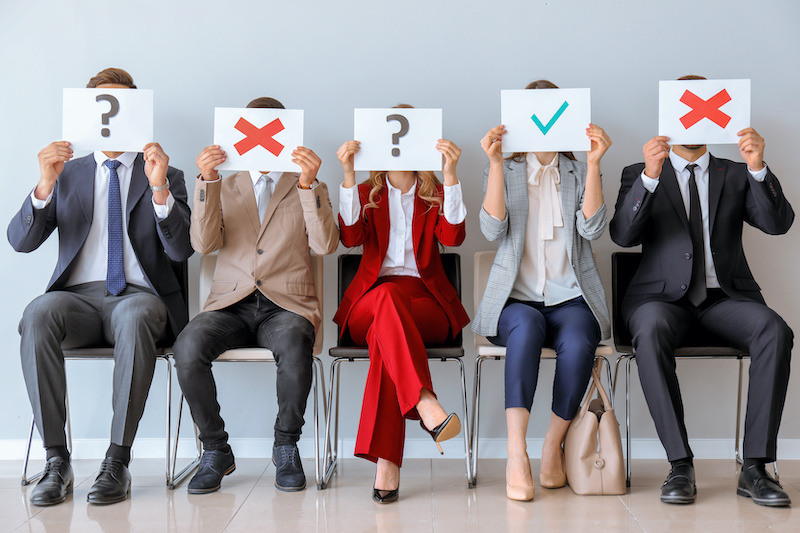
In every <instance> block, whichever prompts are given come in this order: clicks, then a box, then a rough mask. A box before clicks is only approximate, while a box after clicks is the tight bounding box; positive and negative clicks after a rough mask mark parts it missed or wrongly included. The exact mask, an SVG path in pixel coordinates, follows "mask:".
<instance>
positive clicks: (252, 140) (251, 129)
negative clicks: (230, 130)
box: [233, 118, 286, 157]
mask: <svg viewBox="0 0 800 533" xmlns="http://www.w3.org/2000/svg"><path fill="white" fill-rule="evenodd" d="M234 127H235V128H236V129H237V130H239V131H240V132H242V133H244V134H245V138H244V139H242V140H241V141H239V142H238V143H236V144H234V145H233V147H234V148H236V151H237V152H239V155H243V154H245V153H247V152H249V151H250V150H252V149H253V148H255V147H256V146H258V145H261V146H263V147H264V148H265V149H266V150H267V151H269V152H270V153H272V155H274V156H275V157H278V156H279V155H280V154H281V151H283V145H282V144H281V143H279V142H278V141H276V140H275V139H273V138H272V136H273V135H275V134H276V133H278V132H281V131H283V130H284V129H286V128H284V127H283V124H282V123H281V120H280V119H278V118H276V119H275V120H273V121H272V122H270V123H269V124H267V125H266V126H264V127H263V128H257V127H255V126H253V125H252V124H250V123H249V122H247V121H246V120H245V119H243V118H240V119H239V122H237V123H236V126H234Z"/></svg>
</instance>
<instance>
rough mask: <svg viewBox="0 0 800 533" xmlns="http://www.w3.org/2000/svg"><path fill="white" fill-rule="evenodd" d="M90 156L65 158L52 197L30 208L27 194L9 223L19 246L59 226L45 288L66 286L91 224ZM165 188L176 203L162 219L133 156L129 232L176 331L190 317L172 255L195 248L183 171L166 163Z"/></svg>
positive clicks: (25, 247) (30, 246) (29, 246)
mask: <svg viewBox="0 0 800 533" xmlns="http://www.w3.org/2000/svg"><path fill="white" fill-rule="evenodd" d="M95 167H96V163H95V160H94V156H93V155H92V154H89V155H88V156H85V157H81V158H79V159H73V160H72V161H67V162H66V163H65V164H64V170H63V171H62V172H61V174H60V175H59V176H58V179H57V180H56V185H55V188H54V189H53V198H52V200H51V201H50V203H49V204H47V207H45V208H44V209H42V210H37V209H34V207H33V203H32V202H31V198H30V194H29V195H28V196H26V197H25V201H24V202H23V203H22V208H20V210H19V211H18V212H17V214H16V215H14V218H13V219H11V223H10V224H9V225H8V233H7V234H8V242H9V243H11V246H13V247H14V249H15V250H16V251H18V252H30V251H33V250H35V249H36V248H38V247H39V246H40V245H41V244H42V243H43V242H44V241H46V240H47V238H48V237H49V236H50V234H51V233H52V232H53V230H55V229H56V228H58V262H57V263H56V268H55V271H54V272H53V277H52V278H50V282H49V283H48V284H47V290H48V291H53V290H60V289H63V288H64V287H65V286H66V283H67V281H68V280H69V276H70V274H71V273H72V270H73V268H74V267H75V263H76V260H77V258H78V253H79V252H80V250H81V248H82V247H83V244H84V243H85V242H86V237H87V235H88V234H89V228H90V227H91V225H92V216H93V213H94V211H93V209H94V174H95ZM167 179H169V190H170V193H171V194H172V196H173V197H174V198H175V205H174V206H173V208H172V211H170V214H169V216H168V217H167V218H165V219H164V220H158V219H157V218H156V216H155V214H154V213H153V193H152V192H151V191H150V186H149V182H148V181H147V176H146V175H145V173H144V158H143V156H142V154H139V155H137V156H136V160H135V161H134V163H133V170H132V172H131V184H130V188H129V189H128V202H127V213H126V216H127V217H128V238H130V241H131V246H133V251H134V253H136V258H137V259H138V260H139V264H140V265H141V266H142V270H143V271H144V274H145V277H146V278H147V281H148V282H149V285H150V288H151V289H152V290H153V292H154V293H155V294H157V295H158V296H159V297H160V298H161V300H163V302H164V305H165V306H166V307H167V312H168V314H169V322H170V326H171V328H172V333H173V334H174V335H175V336H177V335H178V333H180V331H181V330H182V329H183V327H184V326H185V325H186V322H188V320H189V316H188V311H187V309H186V304H185V303H184V298H183V292H182V287H181V282H180V280H179V279H178V277H177V276H176V275H175V272H174V270H173V268H172V265H171V263H170V261H174V262H182V261H186V260H187V259H188V258H189V256H190V255H192V253H193V250H192V246H191V243H190V242H189V206H188V204H187V203H186V185H185V184H184V181H183V172H181V171H180V170H178V169H175V168H172V167H169V170H168V171H167Z"/></svg>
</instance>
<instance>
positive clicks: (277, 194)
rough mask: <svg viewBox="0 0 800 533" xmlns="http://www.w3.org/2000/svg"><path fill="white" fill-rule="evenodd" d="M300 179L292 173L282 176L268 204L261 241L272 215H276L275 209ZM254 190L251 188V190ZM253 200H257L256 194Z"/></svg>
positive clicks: (261, 229) (260, 229)
mask: <svg viewBox="0 0 800 533" xmlns="http://www.w3.org/2000/svg"><path fill="white" fill-rule="evenodd" d="M297 180H298V178H297V177H296V176H295V175H294V174H291V173H288V172H284V173H283V174H281V177H280V178H279V179H278V183H276V184H275V191H273V193H272V196H271V197H270V199H269V203H268V204H267V212H266V213H264V221H263V222H262V223H261V225H260V226H259V232H258V238H259V239H260V238H261V236H262V235H263V233H264V230H266V229H267V225H268V224H269V220H270V219H271V218H272V215H274V214H275V209H277V208H278V204H279V203H281V200H283V199H284V197H286V195H287V194H289V192H290V191H291V190H292V189H294V188H295V187H296V186H297ZM252 189H253V188H252V187H250V190H252ZM253 198H255V193H253Z"/></svg>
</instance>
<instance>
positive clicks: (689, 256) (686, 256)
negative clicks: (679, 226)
mask: <svg viewBox="0 0 800 533" xmlns="http://www.w3.org/2000/svg"><path fill="white" fill-rule="evenodd" d="M684 257H685V258H686V259H691V258H692V254H690V253H689V252H686V255H684Z"/></svg>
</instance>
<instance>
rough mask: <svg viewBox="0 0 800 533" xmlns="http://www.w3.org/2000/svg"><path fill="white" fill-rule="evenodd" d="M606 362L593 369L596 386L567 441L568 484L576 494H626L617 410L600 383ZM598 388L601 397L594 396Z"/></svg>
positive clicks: (587, 396)
mask: <svg viewBox="0 0 800 533" xmlns="http://www.w3.org/2000/svg"><path fill="white" fill-rule="evenodd" d="M602 366H603V360H602V359H598V360H597V361H596V362H595V364H594V368H592V385H591V386H590V387H589V393H588V394H587V395H586V399H585V400H584V403H583V405H582V406H581V408H580V410H579V411H578V414H577V415H575V418H574V419H573V420H572V423H571V424H570V426H569V431H568V432H567V438H566V441H565V442H564V457H565V462H566V471H567V483H569V486H570V487H572V490H573V491H575V494H625V463H624V461H623V459H622V440H621V439H620V436H619V423H618V422H617V417H615V416H614V409H613V408H612V407H611V402H610V401H609V399H608V394H606V390H605V388H603V384H602V383H601V381H600V370H601V368H602ZM595 389H596V390H597V393H598V395H599V397H598V398H592V396H594V392H595Z"/></svg>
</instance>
